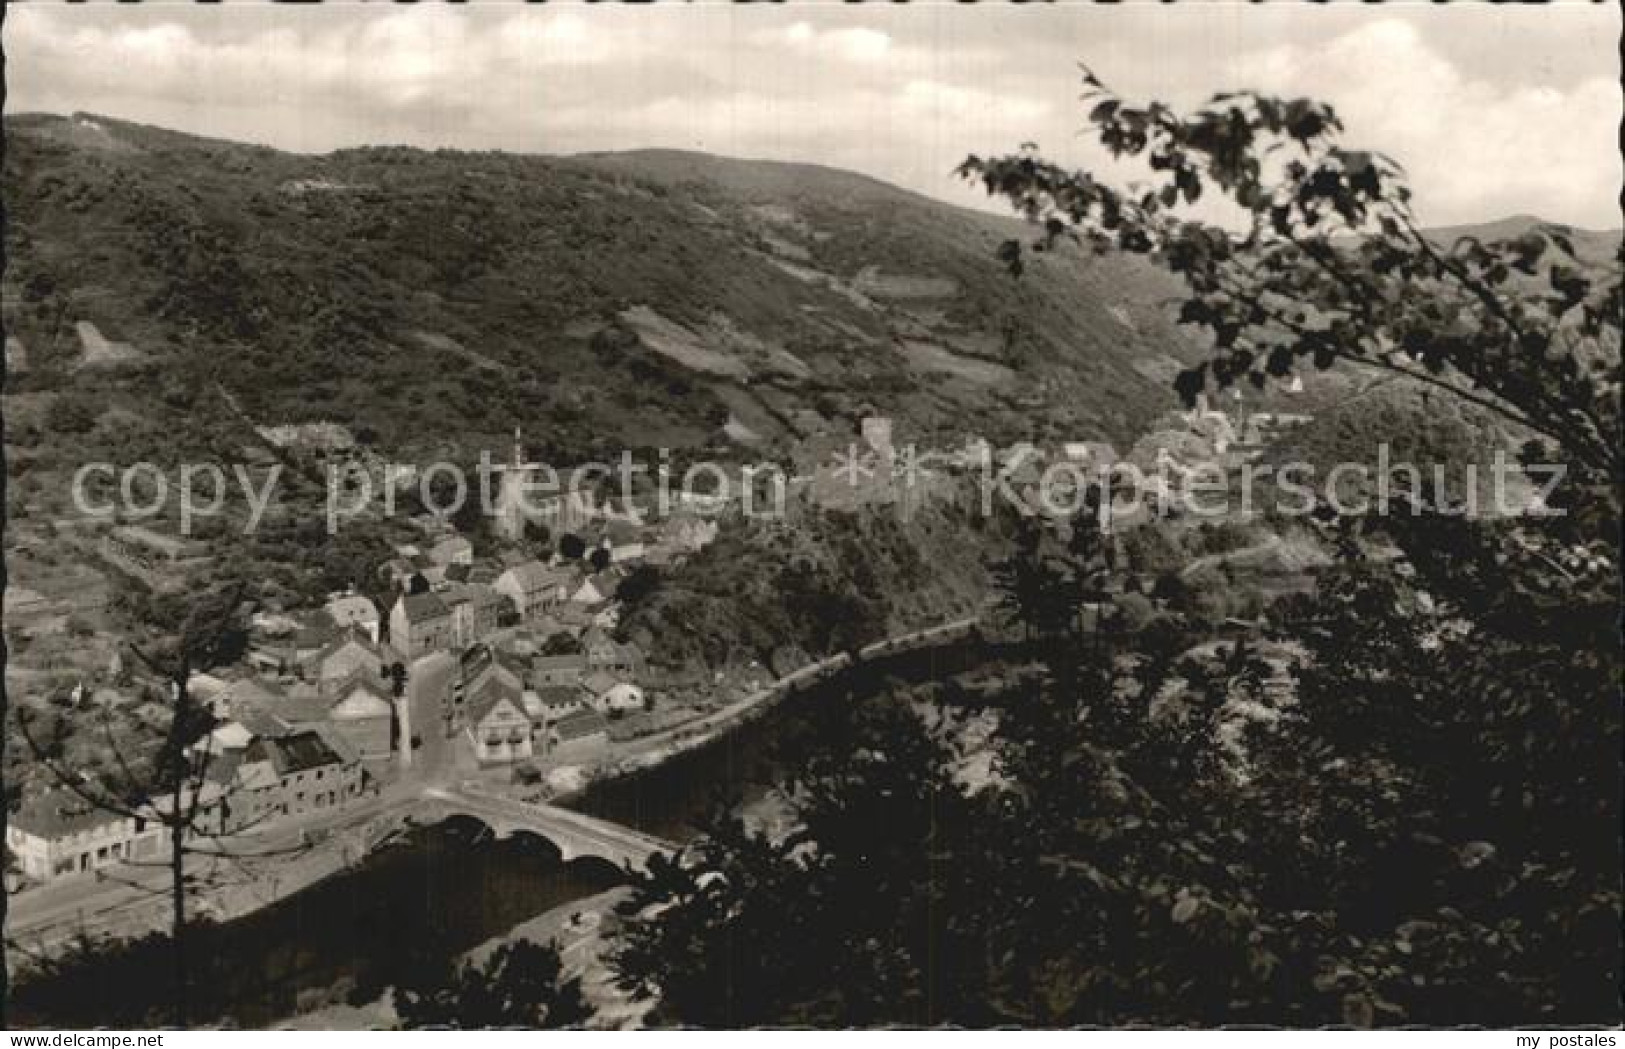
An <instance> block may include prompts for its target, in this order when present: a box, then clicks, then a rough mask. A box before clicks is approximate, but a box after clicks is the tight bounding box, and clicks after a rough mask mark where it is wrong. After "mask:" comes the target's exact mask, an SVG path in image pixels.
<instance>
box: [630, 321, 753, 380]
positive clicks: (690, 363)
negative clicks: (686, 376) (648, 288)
mask: <svg viewBox="0 0 1625 1049" xmlns="http://www.w3.org/2000/svg"><path fill="white" fill-rule="evenodd" d="M620 320H621V323H622V324H625V325H626V326H627V327H629V328H631V329H632V331H633V332H634V333H636V334H637V337H638V339H639V340H640V341H641V342H642V343H643V345H645V346H647V347H648V348H649V349H651V350H653V351H654V352H655V353H658V354H660V355H662V356H664V357H670V358H671V359H672V360H674V361H676V362H677V363H678V364H681V365H682V366H683V367H685V368H689V369H692V370H694V371H697V372H705V373H706V374H709V375H721V376H723V377H725V378H729V379H748V378H749V377H750V368H749V367H748V366H747V365H746V364H745V362H744V361H741V360H739V359H738V358H736V357H731V356H729V355H728V354H725V353H720V352H718V351H717V350H713V349H711V348H710V347H708V346H705V345H704V344H703V343H702V341H701V339H700V336H698V335H696V334H695V333H694V332H691V331H689V330H688V329H687V328H685V327H683V326H682V325H681V324H678V323H676V322H675V321H671V320H667V319H666V318H665V317H662V316H661V315H660V314H659V313H656V312H655V311H654V310H652V309H650V308H649V307H647V306H633V307H632V308H631V309H627V310H622V311H621V314H620Z"/></svg>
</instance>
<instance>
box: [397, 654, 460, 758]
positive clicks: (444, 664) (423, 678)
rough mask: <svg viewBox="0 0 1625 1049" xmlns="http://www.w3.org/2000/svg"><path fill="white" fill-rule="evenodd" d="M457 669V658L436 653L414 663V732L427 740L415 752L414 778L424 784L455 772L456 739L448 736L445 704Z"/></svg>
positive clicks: (409, 683)
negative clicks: (453, 751) (453, 767)
mask: <svg viewBox="0 0 1625 1049" xmlns="http://www.w3.org/2000/svg"><path fill="white" fill-rule="evenodd" d="M456 669H457V660H456V659H455V658H454V657H452V656H450V655H448V654H447V653H444V652H436V653H433V654H431V655H427V656H424V657H423V658H422V659H419V660H418V661H417V662H415V663H413V664H412V667H411V670H410V671H409V675H410V676H409V677H408V678H407V680H406V701H407V709H408V711H409V717H410V720H411V731H412V732H413V733H414V734H415V735H417V736H418V737H419V738H421V739H422V740H423V746H422V747H421V748H420V749H419V750H418V751H417V753H416V754H415V755H413V759H412V778H413V779H415V780H418V781H420V782H423V783H437V782H440V781H441V780H442V779H444V778H446V777H447V776H449V775H450V774H451V764H452V744H453V743H454V742H455V741H454V740H451V739H447V738H446V719H445V705H444V704H445V699H446V696H447V695H448V694H449V692H450V689H451V676H452V674H453V673H454V672H455V671H456Z"/></svg>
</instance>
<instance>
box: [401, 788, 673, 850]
mask: <svg viewBox="0 0 1625 1049" xmlns="http://www.w3.org/2000/svg"><path fill="white" fill-rule="evenodd" d="M424 798H425V799H426V800H428V801H431V802H433V803H435V804H437V805H438V806H439V807H440V808H443V809H445V810H446V811H447V812H448V814H457V815H466V816H472V817H474V818H475V819H477V820H479V821H480V822H482V823H484V824H485V825H486V826H488V827H490V828H491V830H492V832H493V833H495V834H496V835H497V836H498V837H507V836H508V835H510V834H513V833H514V832H516V831H527V832H529V833H531V834H535V835H537V836H538V837H543V838H546V839H547V840H548V841H550V842H552V843H553V844H554V845H555V846H556V847H557V848H558V850H559V852H561V853H563V855H564V859H565V860H566V861H569V860H574V859H579V858H581V857H583V856H596V857H598V858H599V859H603V860H608V861H609V862H610V863H613V864H614V865H615V866H617V867H624V866H630V867H632V868H633V869H634V870H642V869H643V867H644V865H645V864H646V863H647V862H648V861H649V857H650V856H652V855H653V854H655V853H657V852H667V853H671V852H676V851H677V848H678V846H677V845H675V844H674V843H672V842H669V841H662V840H661V839H659V838H655V837H651V836H650V835H647V834H644V833H642V832H641V831H636V830H633V829H632V828H631V827H624V826H621V825H620V824H618V823H610V822H608V821H607V820H601V819H597V818H595V817H593V816H586V815H583V814H581V813H579V812H572V811H570V810H569V809H563V808H559V807H558V806H557V805H545V804H536V803H532V802H525V801H519V800H517V799H514V798H506V797H502V796H501V795H497V794H488V793H486V792H485V791H482V790H478V789H475V788H472V787H467V786H464V787H451V788H431V789H429V790H427V791H425V792H424Z"/></svg>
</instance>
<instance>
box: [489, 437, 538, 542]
mask: <svg viewBox="0 0 1625 1049" xmlns="http://www.w3.org/2000/svg"><path fill="white" fill-rule="evenodd" d="M534 469H535V467H534V466H533V465H530V464H527V463H526V462H525V442H524V435H523V434H521V433H520V430H519V427H517V426H515V427H514V428H513V458H512V459H511V460H510V461H509V462H508V464H507V465H506V466H500V467H498V468H497V470H498V472H499V477H498V481H497V504H496V519H497V520H496V528H497V534H498V535H500V536H502V537H503V538H504V539H507V540H509V541H511V542H512V541H517V540H519V539H521V538H523V537H524V534H525V494H524V489H525V485H526V483H527V482H528V481H529V480H530V474H531V471H532V470H534Z"/></svg>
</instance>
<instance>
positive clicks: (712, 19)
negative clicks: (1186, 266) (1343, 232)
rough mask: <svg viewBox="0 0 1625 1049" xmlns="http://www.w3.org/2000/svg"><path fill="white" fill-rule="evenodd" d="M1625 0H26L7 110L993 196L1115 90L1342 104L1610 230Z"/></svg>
mask: <svg viewBox="0 0 1625 1049" xmlns="http://www.w3.org/2000/svg"><path fill="white" fill-rule="evenodd" d="M1620 18H1621V15H1620V9H1619V7H1618V6H1617V5H1615V4H1612V3H1601V4H1583V3H1574V2H1571V3H1566V4H1560V5H1557V6H1555V7H1540V6H1535V7H1524V6H1493V7H1491V6H1479V5H1475V6H1470V7H1469V6H1463V5H1455V4H1453V5H1448V6H1436V5H1423V4H1420V3H1402V4H1389V5H1384V6H1381V7H1373V6H1368V5H1359V6H1355V5H1345V6H1322V5H1291V6H1287V5H1268V6H1258V5H1243V4H1240V3H1227V2H1216V3H1207V4H1181V5H1155V6H1153V5H1151V4H1148V3H1129V4H1123V5H1116V6H1095V5H1086V4H1082V3H1068V2H1064V0H1063V2H1061V3H1056V4H1028V5H1024V6H1010V5H995V4H981V5H958V4H946V3H914V4H910V5H891V4H885V5H881V4H862V5H845V4H842V5H836V4H833V3H824V2H803V3H786V4H771V5H767V4H751V5H731V4H730V5H723V4H720V3H707V2H703V0H702V2H699V3H692V4H686V5H681V6H679V5H676V4H664V5H653V6H642V5H638V6H623V5H618V4H596V5H591V6H586V5H576V4H564V3H553V4H548V5H546V6H519V5H517V4H512V3H488V4H476V5H459V6H455V7H450V6H440V5H435V6H419V7H401V6H396V5H388V6H385V5H382V4H379V3H354V2H352V3H347V4H325V5H320V6H304V5H299V6H293V7H290V6H277V7H271V6H268V5H259V4H249V3H246V2H240V3H232V2H228V3H224V4H218V5H209V6H193V5H190V4H181V3H148V4H142V5H122V4H121V5H118V6H116V7H113V6H104V5H90V4H74V5H60V6H59V5H52V6H44V5H41V4H28V5H26V6H24V5H13V6H12V8H11V10H10V12H9V13H8V14H7V17H6V23H5V29H4V44H5V50H6V56H7V80H8V85H9V90H10V97H9V98H8V99H7V109H8V110H9V111H11V112H30V111H46V112H56V113H69V112H76V111H83V112H91V113H99V114H103V115H107V116H115V117H121V118H124V119H129V120H136V121H140V122H143V123H150V124H158V125H161V126H164V127H170V128H175V129H178V130H183V131H191V132H195V133H200V134H207V135H214V136H218V137H223V138H230V139H235V140H240V141H249V142H260V143H264V144H267V145H271V146H275V147H278V148H282V149H289V150H296V151H301V152H324V151H327V150H330V149H334V148H339V147H345V146H353V145H361V144H383V143H392V144H407V145H414V146H422V147H429V148H436V147H448V148H460V149H504V150H513V151H520V152H534V153H575V152H584V151H596V150H618V149H633V148H643V147H669V148H682V149H698V150H705V151H707V152H713V153H722V154H727V155H732V156H744V157H761V158H769V159H776V160H792V161H814V162H818V163H824V164H829V165H833V166H836V167H843V168H850V169H853V170H857V171H861V172H864V173H867V174H871V175H874V176H877V177H879V178H883V179H886V180H887V181H890V182H894V183H897V184H899V185H902V186H906V187H908V188H910V189H914V190H917V191H920V192H922V193H926V194H929V195H931V196H935V197H938V198H942V199H946V200H950V201H953V202H955V203H960V204H968V205H972V206H983V207H992V206H995V205H993V204H991V203H990V202H988V201H987V200H986V198H985V197H983V196H982V195H981V193H980V191H979V190H977V189H976V188H975V187H972V186H969V185H967V184H965V183H964V182H962V181H960V180H958V179H957V178H955V176H954V175H953V174H952V171H953V168H954V167H955V166H956V165H957V164H958V163H959V162H960V161H961V160H963V159H964V157H965V156H966V155H967V154H970V153H979V154H983V155H990V154H996V153H1001V152H1008V151H1011V150H1014V149H1016V148H1018V147H1019V146H1020V145H1021V144H1022V143H1024V142H1034V143H1036V144H1038V145H1039V146H1040V148H1041V149H1043V151H1044V152H1045V153H1046V154H1047V155H1049V156H1050V157H1052V158H1053V159H1057V160H1061V161H1064V162H1067V163H1071V164H1077V165H1080V166H1090V167H1095V166H1100V165H1102V164H1103V163H1104V162H1105V161H1104V158H1103V156H1102V155H1101V154H1100V153H1099V152H1098V147H1095V146H1094V145H1093V144H1092V143H1090V142H1089V141H1088V140H1087V139H1086V138H1085V137H1084V136H1083V135H1082V134H1080V129H1081V128H1082V126H1083V124H1084V120H1085V110H1084V107H1083V105H1082V104H1081V103H1080V102H1079V100H1078V94H1079V92H1080V90H1081V84H1080V81H1079V72H1078V64H1079V63H1084V64H1086V65H1088V66H1089V67H1090V68H1091V69H1093V70H1094V71H1095V73H1096V74H1097V75H1098V76H1099V77H1100V78H1101V79H1102V80H1104V81H1105V82H1106V83H1107V84H1109V85H1110V86H1111V87H1112V88H1113V89H1114V90H1115V91H1116V92H1118V93H1119V94H1121V95H1123V96H1125V97H1127V98H1130V99H1135V100H1150V99H1152V98H1158V99H1162V100H1164V101H1167V102H1169V103H1171V104H1174V105H1176V106H1192V105H1196V104H1199V103H1201V102H1202V101H1203V100H1204V99H1206V98H1207V97H1208V96H1209V95H1211V94H1213V93H1215V92H1218V91H1224V90H1233V89H1237V88H1257V89H1266V90H1269V91H1273V92H1276V93H1281V94H1289V95H1308V96H1313V97H1316V98H1319V99H1322V100H1324V101H1327V102H1330V103H1332V104H1333V105H1334V106H1335V107H1336V108H1337V109H1338V111H1339V113H1340V114H1341V115H1342V117H1343V119H1344V123H1345V125H1346V127H1347V130H1346V132H1345V136H1344V137H1345V142H1346V143H1347V144H1349V145H1350V146H1355V147H1361V148H1371V149H1376V150H1380V151H1382V152H1385V153H1387V154H1389V155H1391V156H1393V157H1395V158H1396V159H1398V160H1399V161H1400V162H1401V163H1402V164H1403V165H1404V166H1405V168H1406V169H1407V171H1408V173H1409V175H1410V179H1411V183H1412V186H1413V188H1414V190H1415V193H1416V201H1415V204H1416V209H1417V212H1418V214H1419V216H1420V217H1421V219H1422V220H1423V221H1424V222H1426V223H1428V224H1432V225H1450V224H1457V223H1468V222H1478V221H1485V220H1490V219H1496V218H1501V217H1505V216H1507V215H1512V214H1535V215H1539V216H1541V217H1543V218H1546V219H1550V220H1553V221H1559V222H1566V223H1570V224H1573V225H1578V226H1582V227H1588V228H1609V229H1612V228H1618V227H1619V226H1620V225H1621V220H1620V203H1619V193H1620V183H1621V177H1622V175H1621V160H1620V150H1619V139H1618V130H1619V125H1620V118H1621V92H1620V87H1619V79H1620V68H1619V51H1618V45H1619V38H1620V29H1621V26H1620Z"/></svg>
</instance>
